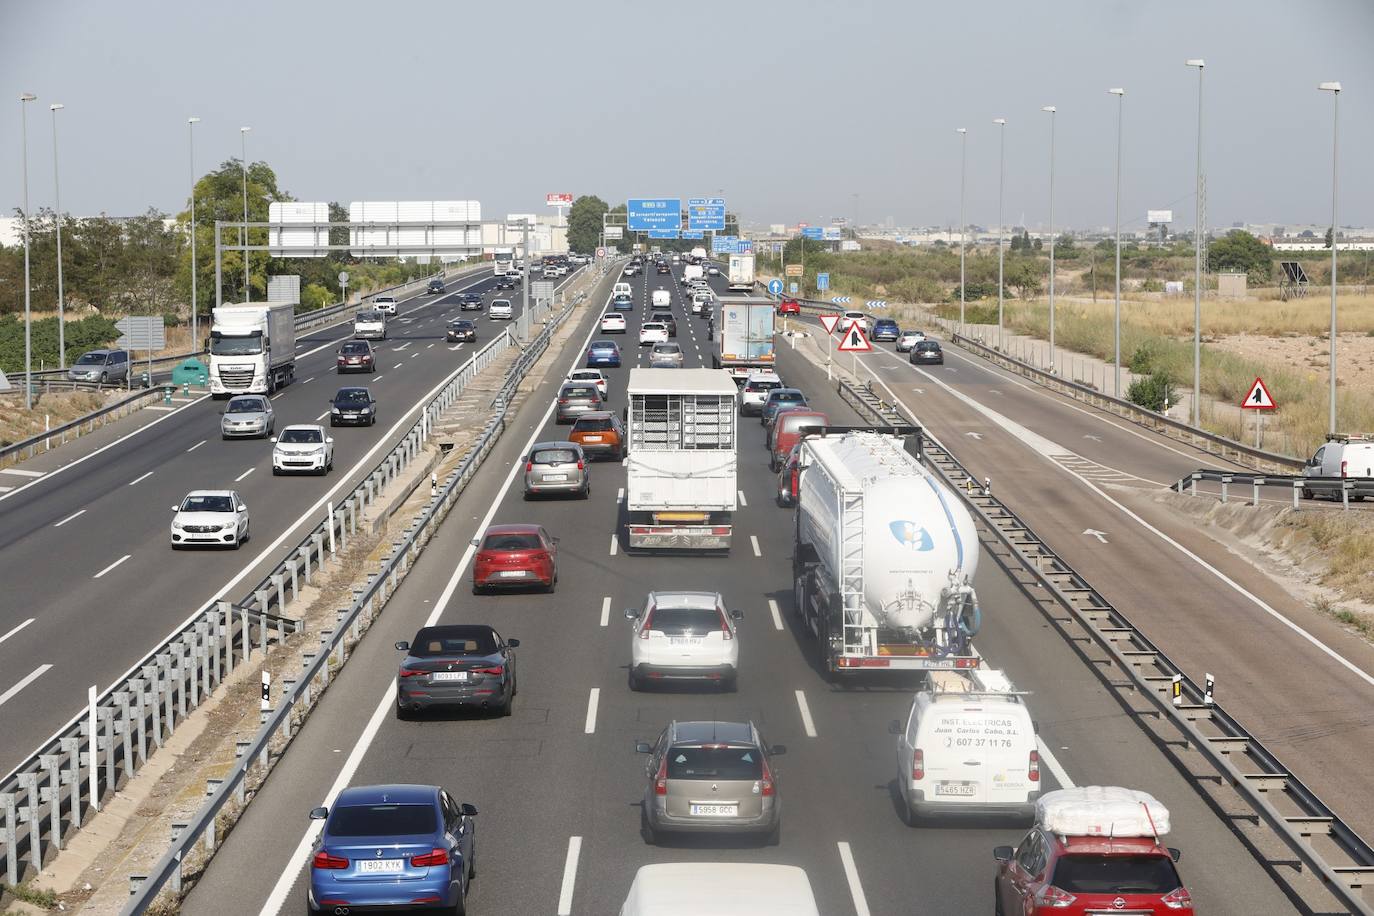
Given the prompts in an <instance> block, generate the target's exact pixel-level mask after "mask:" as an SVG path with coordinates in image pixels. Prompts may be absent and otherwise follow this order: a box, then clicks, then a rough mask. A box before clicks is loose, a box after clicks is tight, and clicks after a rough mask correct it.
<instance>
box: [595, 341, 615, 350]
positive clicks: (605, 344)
mask: <svg viewBox="0 0 1374 916" xmlns="http://www.w3.org/2000/svg"><path fill="white" fill-rule="evenodd" d="M592 349H593V350H614V349H615V344H613V343H611V342H610V341H609V340H594V341H592Z"/></svg>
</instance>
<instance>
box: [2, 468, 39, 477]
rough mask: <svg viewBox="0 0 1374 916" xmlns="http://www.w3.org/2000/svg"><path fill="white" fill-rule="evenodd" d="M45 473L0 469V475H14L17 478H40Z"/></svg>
mask: <svg viewBox="0 0 1374 916" xmlns="http://www.w3.org/2000/svg"><path fill="white" fill-rule="evenodd" d="M45 473H46V472H45V471H26V470H24V469H23V468H0V474H15V475H17V476H19V477H42V476H43V475H44V474H45Z"/></svg>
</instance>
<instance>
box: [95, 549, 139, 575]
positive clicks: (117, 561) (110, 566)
mask: <svg viewBox="0 0 1374 916" xmlns="http://www.w3.org/2000/svg"><path fill="white" fill-rule="evenodd" d="M131 556H133V554H131V553H126V554H124V556H122V557H120V558H119V559H118V560H115V561H114V562H113V563H111V564H110V565H109V566H106V567H105V568H104V569H102V570H101V571H100V572H98V573H96V574H95V575H94V576H92V577H91V578H92V579H99V578H102V577H103V576H104V575H105V574H106V573H107V572H109V571H110V570H112V569H114V568H115V567H116V566H118V565H119V564H120V563H123V562H124V561H125V560H127V559H129V557H131Z"/></svg>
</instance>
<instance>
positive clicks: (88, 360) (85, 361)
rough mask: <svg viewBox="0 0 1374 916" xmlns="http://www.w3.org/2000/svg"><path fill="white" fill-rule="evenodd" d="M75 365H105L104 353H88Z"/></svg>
mask: <svg viewBox="0 0 1374 916" xmlns="http://www.w3.org/2000/svg"><path fill="white" fill-rule="evenodd" d="M73 365H77V366H103V365H105V354H104V353H87V354H86V355H85V356H82V357H81V358H80V359H78V360H77V361H76V362H75V363H74V364H73Z"/></svg>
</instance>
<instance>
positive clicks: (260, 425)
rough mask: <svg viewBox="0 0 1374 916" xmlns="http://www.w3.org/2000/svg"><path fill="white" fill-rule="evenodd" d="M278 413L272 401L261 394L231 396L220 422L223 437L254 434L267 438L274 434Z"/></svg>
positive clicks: (231, 437)
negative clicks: (274, 411)
mask: <svg viewBox="0 0 1374 916" xmlns="http://www.w3.org/2000/svg"><path fill="white" fill-rule="evenodd" d="M276 423H277V418H276V414H275V413H273V411H272V402H271V401H270V400H268V399H267V398H266V397H264V396H262V395H260V394H241V395H239V396H238V397H235V398H230V399H229V404H228V405H227V406H226V407H225V408H224V414H223V415H222V417H221V418H220V422H219V434H220V438H222V439H237V438H241V437H244V436H252V437H255V438H258V439H266V438H267V437H269V436H271V435H272V430H273V428H274V427H275V426H276Z"/></svg>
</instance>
